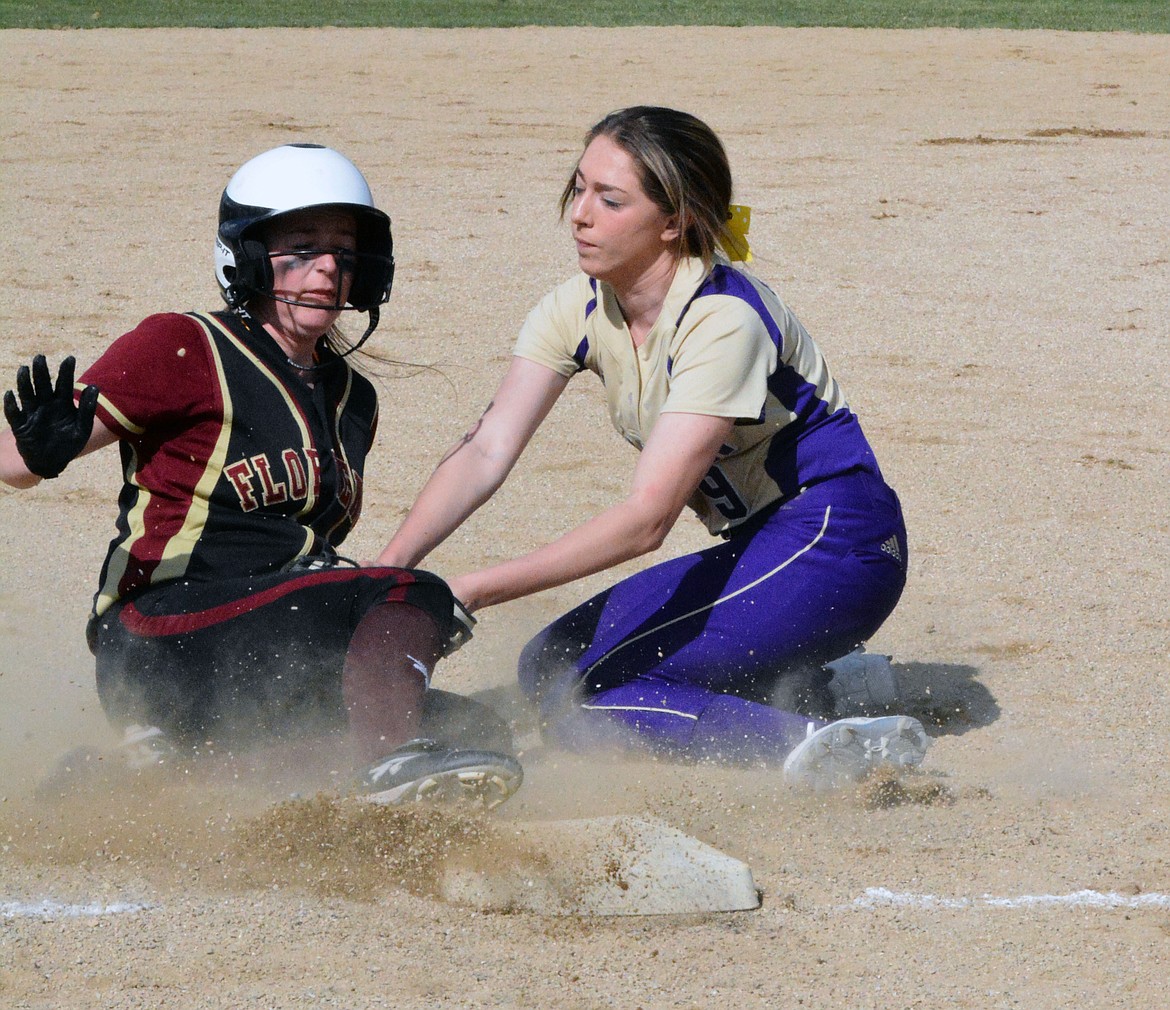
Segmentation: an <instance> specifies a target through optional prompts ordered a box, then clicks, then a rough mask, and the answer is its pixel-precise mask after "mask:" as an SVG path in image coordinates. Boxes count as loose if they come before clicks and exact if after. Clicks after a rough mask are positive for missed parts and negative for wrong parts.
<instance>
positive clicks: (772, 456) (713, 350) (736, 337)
mask: <svg viewBox="0 0 1170 1010" xmlns="http://www.w3.org/2000/svg"><path fill="white" fill-rule="evenodd" d="M514 353H515V354H516V355H518V356H519V357H522V358H527V359H529V360H532V361H535V362H538V363H539V364H542V365H546V366H547V367H549V368H551V369H553V370H554V371H556V372H559V373H560V374H561V375H564V376H571V375H573V374H575V373H576V372H579V371H582V370H584V369H588V370H589V371H592V372H595V373H596V374H597V375H599V376H600V377H601V379H602V381H603V383H604V385H605V393H606V398H607V400H608V402H609V413H610V417H611V419H612V420H613V424H614V427H615V428H617V430H618V431H619V432H620V433H621V435H622V436H623V437H624V438H625V439H626V440H627V441H628V442H629V443H630V444H631V445H633V446H635V447H637V448H638V449H641V448H642V446H643V445H645V443H646V439H647V438H648V436H649V435H650V432H651V431H652V430H653V428H654V425H655V424H656V423H657V421H658V417H659V415H660V414H663V413H670V412H675V413H689V414H709V415H712V416H715V417H734V418H735V419H736V422H737V423H736V426H735V428H734V430H733V432H732V436H731V439H730V440H729V442H728V444H726V445H724V446H723V448H722V449H721V450H720V453H719V458H718V460H717V462H716V464H715V465H714V466H712V468H711V470H710V471H709V472H708V474H707V477H706V479H705V480H704V481H703V483H702V484H701V485H700V486H699V490H698V492H697V493H696V494H695V495H694V496H693V497H692V499H691V501H690V503H689V504H690V506H691V508H693V509H694V510H695V512H696V513H697V514H698V515H699V517H700V518H701V519H702V520H703V522H705V523H706V524H707V528H708V529H709V530H710V531H711V532H712V533H721V532H724V531H725V530H727V529H729V528H731V527H734V526H736V525H738V524H740V523H742V522H743V521H744V520H745V519H747V518H749V517H750V516H751V515H753V514H755V513H756V512H758V511H759V510H760V509H762V508H764V507H765V506H767V505H770V504H772V503H773V502H775V501H778V500H780V499H784V498H789V497H791V496H792V495H794V494H796V493H798V492H799V490H800V489H801V488H802V487H805V486H807V485H809V484H812V483H817V482H820V481H823V480H826V479H828V478H830V477H833V476H835V475H837V474H841V473H845V472H847V471H852V470H858V469H865V470H870V471H873V472H875V473H876V472H878V468H877V463H876V461H875V459H874V455H873V451H872V450H871V449H870V447H869V444H868V442H867V441H866V439H865V436H864V435H863V434H862V431H861V427H860V425H859V424H858V422H857V418H856V416H855V415H854V414H853V413H852V411H850V409H849V406H848V404H847V403H846V402H845V398H844V396H843V394H842V392H841V389H840V387H839V386H838V384H837V382H836V380H835V379H834V378H833V376H832V374H831V373H830V372H829V368H828V365H827V364H826V363H825V359H824V357H823V356H822V355H821V353H820V351H819V350H818V349H817V346H816V344H814V343H813V341H812V338H811V337H810V336H809V335H808V332H807V331H806V330H805V329H804V327H803V326H802V325H801V324H800V321H799V320H798V319H797V318H796V316H794V315H793V314H792V312H791V310H790V309H789V308H788V307H787V306H786V305H784V303H783V302H781V301H780V299H779V298H777V297H776V295H775V294H774V293H773V292H772V291H771V289H770V288H768V286H767V285H766V284H764V283H763V282H762V281H760V280H759V279H757V278H756V277H754V276H752V275H751V274H749V273H748V272H747V271H745V270H741V269H738V268H736V267H732V266H731V265H730V264H729V263H728V262H727V261H726V260H723V259H718V260H717V261H716V262H715V264H714V266H713V267H712V269H711V270H709V271H708V270H705V269H704V267H703V264H702V261H701V260H698V259H693V258H692V259H686V260H683V261H682V262H681V263H680V264H679V268H678V272H677V273H676V274H675V278H674V281H673V283H672V284H671V287H670V291H669V293H668V294H667V296H666V301H665V303H664V304H663V307H662V312H661V313H660V315H659V317H658V320H657V322H656V323H655V324H654V327H653V328H652V329H651V331H650V332H649V334H647V336H646V339H645V341H644V342H643V344H642V346H641V347H639V348H635V347H634V344H633V340H632V339H631V337H630V331H629V328H628V327H627V326H626V323H625V320H624V319H623V318H622V314H621V310H620V309H619V307H618V304H617V299H616V298H615V297H614V293H613V290H612V289H611V288H610V287H609V286H608V285H607V284H605V283H603V282H598V281H596V280H594V279H593V278H591V277H589V276H587V275H585V274H579V275H577V276H576V277H574V278H573V279H572V280H569V281H567V282H566V283H564V284H562V285H560V286H559V287H557V288H555V289H554V290H553V291H551V292H550V293H549V294H548V295H546V296H545V297H544V298H543V299H542V300H541V301H540V303H539V304H537V306H536V307H535V308H534V309H533V310H532V311H531V312H530V313H529V315H528V318H527V319H526V320H525V322H524V325H523V327H522V328H521V330H520V336H519V338H518V339H517V342H516V347H515V352H514Z"/></svg>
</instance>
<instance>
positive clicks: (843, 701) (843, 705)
mask: <svg viewBox="0 0 1170 1010" xmlns="http://www.w3.org/2000/svg"><path fill="white" fill-rule="evenodd" d="M890 660H891V657H890V656H883V655H881V654H880V653H876V652H874V653H871V652H866V651H865V646H864V645H861V646H858V647H857V648H856V649H854V650H853V651H852V652H851V653H849V654H848V655H846V656H842V657H841V658H840V659H834V660H833V661H832V662H831V663H826V664H825V669H826V670H828V671H829V672H830V673H831V674H832V675H833V679H832V680H830V681H829V693H830V694H832V696H833V702H834V704H835V705H836V710H837V715H838V716H840V717H844V716H850V715H861V714H863V713H865V712H872V711H874V710H875V709H876V710H879V711H880V710H888V709H889V708H890V707H891V706H893V705H895V704H897V702H898V697H899V686H898V675H897V674H896V673H895V672H894V666H893V663H892V662H891V661H890Z"/></svg>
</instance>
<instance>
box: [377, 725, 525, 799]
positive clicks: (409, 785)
mask: <svg viewBox="0 0 1170 1010" xmlns="http://www.w3.org/2000/svg"><path fill="white" fill-rule="evenodd" d="M523 781H524V769H523V768H522V767H521V765H520V762H519V761H517V760H516V759H515V758H514V757H511V756H510V755H508V754H503V753H498V752H495V751H481V750H450V751H448V750H443V749H442V748H439V747H436V746H435V745H434V744H432V743H430V742H429V741H428V742H426V743H424V744H422V745H421V746H419V745H418V744H414V745H408V747H407V748H401V749H400V750H399V751H396V752H395V753H394V754H391V755H390V756H389V757H387V758H386V759H385V760H384V761H382V762H380V763H378V764H375V765H373V766H372V767H371V768H370V769H369V770H368V771H367V772H366V774H365V777H364V780H363V783H362V786H361V790H360V792H359V794H358V795H357V796H356V797H355V798H356V799H358V800H361V801H363V802H366V803H378V804H382V805H385V806H398V805H400V804H405V803H434V804H441V805H446V806H460V807H469V806H470V807H478V808H482V809H484V810H493V809H494V808H496V807H498V806H499V805H500V804H501V803H503V802H504V801H505V800H507V799H508V798H509V797H510V796H512V795H513V794H514V793H515V792H516V790H517V789H519V788H520V785H521V783H522V782H523Z"/></svg>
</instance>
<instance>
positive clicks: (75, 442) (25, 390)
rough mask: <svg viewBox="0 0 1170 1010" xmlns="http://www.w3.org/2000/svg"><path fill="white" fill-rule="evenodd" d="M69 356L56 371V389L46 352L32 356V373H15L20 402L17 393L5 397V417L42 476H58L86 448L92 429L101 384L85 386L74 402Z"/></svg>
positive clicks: (23, 453)
mask: <svg viewBox="0 0 1170 1010" xmlns="http://www.w3.org/2000/svg"><path fill="white" fill-rule="evenodd" d="M75 365H76V362H75V361H74V359H73V357H72V356H70V357H68V358H66V359H65V360H64V361H62V362H61V367H60V369H59V370H58V371H57V386H56V388H55V389H54V388H53V380H52V377H51V376H50V375H49V365H48V363H47V362H46V361H45V356H44V355H43V354H38V355H37V356H36V357H35V358H33V362H32V371H31V373H30V371H29V368H28V366H27V365H21V366H20V368H19V369H18V370H17V373H16V391H17V393H18V394H19V395H20V403H19V405H18V404H17V399H16V396H14V395H13V393H12V390H8V391H7V392H6V393H5V394H4V416H5V417H6V418H8V423H9V425H11V427H12V434H13V435H15V436H16V448H17V451H18V452H19V453H20V455H21V458H22V459H23V460H24V465H25V466H27V467H28V468H29V470H30V471H32V472H33V473H35V474H36V475H37V476H38V477H46V478H51V477H56V476H57V475H58V474H60V473H61V471H62V470H64V469H65V467H67V466H68V465H69V463H70V462H71V461H72V460H73V459H75V458H76V456H77V454H78V453H79V452H81V450H82V449H84V448H85V443H86V442H88V441H89V436H90V433H91V432H92V431H93V415H94V410H95V409H96V407H97V398H98V388H97V386H86V387H85V390H84V391H83V392H82V394H81V399H80V401H79V402H78V403H76V404H74V402H73V370H74V367H75Z"/></svg>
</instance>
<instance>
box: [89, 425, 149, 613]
mask: <svg viewBox="0 0 1170 1010" xmlns="http://www.w3.org/2000/svg"><path fill="white" fill-rule="evenodd" d="M122 444H123V445H126V446H127V447H128V448H129V450H130V452H129V457H128V459H127V460H126V472H125V478H126V482H127V483H128V484H132V485H133V486H134V487H136V488H138V494H137V496H136V497H135V505H134V508H132V509H129V510H127V512H126V526H127V527H128V533H127V534H126V538H125V539H124V540H123V541H122V542H121V543H120V544H119V545H118V546H117V548H116V549H115V550H114V551H113V552H111V554H110V560H109V563H108V564H107V565H106V572H105V575H106V577H105V581H104V582H103V583H102V584H101V586H100V587H99V589H98V593H97V597H96V598H95V599H94V602H93V612H94V614H95V616H97V617H101V615H102V614H104V613H105V612H106V611H107V610H109V609H110V607H111V606H112V605H113V604H114V603H116V602H117V601H118V599H119V598H120V596H121V594H120V593H119V592H118V587H119V586H120V585H121V584H122V578H123V576H124V575H125V574H126V567H127V566H128V565H129V563H130V560H131V557H132V554H131V549H132V548H133V546H134V544H136V543H138V541H139V540H141V539H142V538H143V536H145V534H146V524H145V523H144V522H143V516H144V515H145V514H146V506H147V504H148V501H149V498H150V495H149V494H148V493H147V492H146V490H145V489H144V488H143V487H142V485H141V484H139V483H138V480H137V479H136V477H135V475H136V474H137V472H138V453H136V452H135V451H134V447H133V445H131V444H130V443H128V442H123V443H122Z"/></svg>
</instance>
